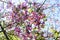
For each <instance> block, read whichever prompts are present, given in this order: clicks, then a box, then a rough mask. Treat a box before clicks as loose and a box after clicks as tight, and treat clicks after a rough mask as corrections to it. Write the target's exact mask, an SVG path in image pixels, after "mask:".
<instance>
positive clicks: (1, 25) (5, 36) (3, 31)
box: [0, 24, 9, 40]
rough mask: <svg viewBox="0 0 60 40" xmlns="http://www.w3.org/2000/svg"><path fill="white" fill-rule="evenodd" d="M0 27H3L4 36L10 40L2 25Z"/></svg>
mask: <svg viewBox="0 0 60 40" xmlns="http://www.w3.org/2000/svg"><path fill="white" fill-rule="evenodd" d="M0 27H1V29H2V32H3V33H4V35H5V37H6V39H7V40H9V38H8V35H7V34H6V31H5V30H4V28H3V27H2V25H1V24H0Z"/></svg>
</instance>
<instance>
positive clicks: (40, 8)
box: [40, 0, 46, 9]
mask: <svg viewBox="0 0 60 40" xmlns="http://www.w3.org/2000/svg"><path fill="white" fill-rule="evenodd" d="M45 2H46V0H45V1H44V2H43V4H42V5H41V6H40V9H41V7H42V6H43V5H44V4H45Z"/></svg>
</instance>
